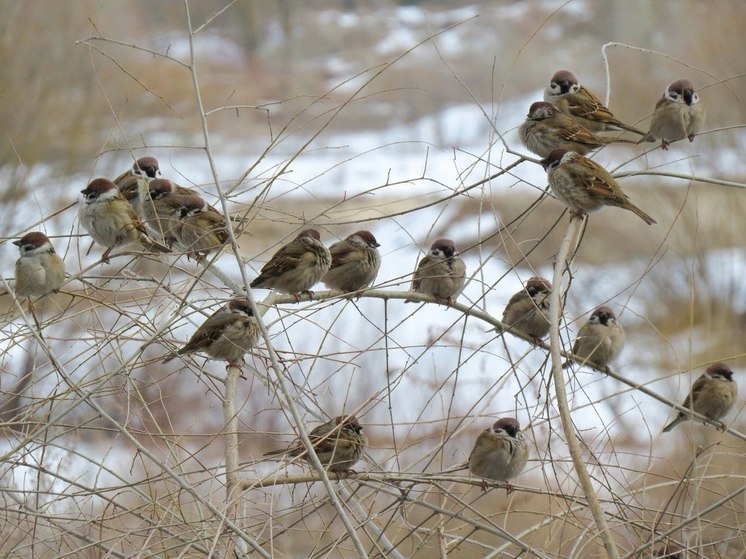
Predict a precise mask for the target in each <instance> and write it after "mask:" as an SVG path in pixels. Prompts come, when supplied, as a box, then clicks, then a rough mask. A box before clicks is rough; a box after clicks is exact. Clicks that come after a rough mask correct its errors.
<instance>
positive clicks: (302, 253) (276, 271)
mask: <svg viewBox="0 0 746 559" xmlns="http://www.w3.org/2000/svg"><path fill="white" fill-rule="evenodd" d="M314 257H315V256H314V254H313V253H312V252H311V251H309V250H307V249H306V247H305V245H304V244H303V243H299V242H296V241H293V242H291V243H289V244H287V245H285V246H284V247H282V248H280V250H278V251H277V252H276V253H275V254H274V256H272V258H271V259H270V260H269V262H267V263H266V264H265V265H264V267H262V272H261V273H260V274H259V277H257V278H256V279H255V280H254V281H253V282H251V286H252V287H258V286H259V284H261V283H262V282H264V281H266V280H268V279H271V278H276V277H280V276H282V275H283V274H285V273H286V272H288V271H290V270H293V269H295V268H297V267H298V266H299V265H300V264H301V263H302V262H304V261H309V262H310V261H311V260H313V258H314ZM255 284H256V285H255Z"/></svg>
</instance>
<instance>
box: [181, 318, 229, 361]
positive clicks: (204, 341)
mask: <svg viewBox="0 0 746 559" xmlns="http://www.w3.org/2000/svg"><path fill="white" fill-rule="evenodd" d="M236 320H241V316H240V315H237V314H234V313H229V312H225V311H219V312H217V313H215V314H213V315H211V316H210V317H209V318H208V319H207V320H205V322H204V323H203V324H202V325H201V326H200V327H199V328H197V331H196V332H195V333H194V335H193V336H192V337H191V338H190V339H189V341H188V342H187V343H186V345H185V346H184V347H182V348H181V349H180V350H179V351H178V354H179V355H184V354H186V353H194V352H195V351H201V350H203V349H205V348H207V347H209V346H210V345H211V344H212V343H213V342H215V341H216V340H217V339H218V338H220V336H222V335H223V332H225V329H226V328H227V327H228V326H230V325H231V324H233V323H234V322H235V321H236Z"/></svg>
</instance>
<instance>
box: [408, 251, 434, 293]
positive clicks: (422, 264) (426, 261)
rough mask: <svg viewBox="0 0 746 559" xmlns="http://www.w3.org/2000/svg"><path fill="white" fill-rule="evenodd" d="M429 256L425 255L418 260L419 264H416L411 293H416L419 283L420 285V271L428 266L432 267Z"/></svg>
mask: <svg viewBox="0 0 746 559" xmlns="http://www.w3.org/2000/svg"><path fill="white" fill-rule="evenodd" d="M431 260H432V259H431V258H430V255H429V254H428V255H426V256H424V257H423V258H422V260H420V263H419V264H417V271H415V273H414V278H412V291H417V290H418V289H419V288H420V283H422V273H421V272H422V271H423V270H426V269H427V268H429V267H430V266H432V262H431Z"/></svg>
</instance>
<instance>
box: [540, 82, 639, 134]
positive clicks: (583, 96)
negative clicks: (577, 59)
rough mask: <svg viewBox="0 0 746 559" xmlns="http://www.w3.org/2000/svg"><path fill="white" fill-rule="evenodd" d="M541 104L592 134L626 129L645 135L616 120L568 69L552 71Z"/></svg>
mask: <svg viewBox="0 0 746 559" xmlns="http://www.w3.org/2000/svg"><path fill="white" fill-rule="evenodd" d="M544 101H546V102H548V103H552V104H553V105H556V107H557V108H558V109H559V110H560V111H561V112H562V113H564V114H566V115H567V116H569V117H571V118H572V119H573V120H575V122H577V123H578V124H581V125H583V126H585V127H586V128H587V129H588V130H590V131H592V132H605V131H610V130H627V131H629V132H634V133H635V134H639V135H640V136H644V135H645V132H643V131H641V130H638V129H637V128H635V127H633V126H629V125H627V124H624V123H623V122H621V121H620V120H618V119H617V118H616V117H615V116H614V115H613V113H612V112H611V111H610V110H609V109H608V108H607V107H606V106H605V105H604V104H603V103H602V102H601V101H600V100H599V99H598V97H596V96H595V95H594V94H593V93H591V92H590V91H588V90H587V89H586V88H585V87H584V86H582V85H580V84H579V83H578V79H577V78H576V77H575V74H573V73H572V72H571V71H570V70H559V71H557V72H555V74H554V76H552V79H551V81H550V82H549V86H548V87H547V88H546V89H545V90H544Z"/></svg>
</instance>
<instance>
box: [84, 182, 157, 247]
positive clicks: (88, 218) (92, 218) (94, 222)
mask: <svg viewBox="0 0 746 559" xmlns="http://www.w3.org/2000/svg"><path fill="white" fill-rule="evenodd" d="M80 194H81V196H79V198H78V201H79V203H80V206H79V208H78V219H79V220H80V224H81V225H82V226H83V227H84V228H85V229H86V230H87V231H88V233H90V235H91V237H93V240H94V241H96V242H97V243H98V244H100V245H103V246H105V247H106V251H104V253H103V255H101V260H102V261H103V262H109V254H110V253H111V251H112V250H113V249H115V248H116V247H119V246H123V245H127V244H130V243H139V244H141V245H142V246H143V247H144V248H145V249H147V250H150V251H155V252H170V251H169V249H168V247H165V246H163V245H161V244H160V243H158V242H156V241H154V240H153V239H151V238H150V237H149V236H148V234H147V232H146V231H145V225H144V224H143V222H142V221H140V219H139V218H138V217H137V214H135V210H133V209H132V206H130V204H129V203H128V202H127V200H125V199H124V197H123V196H122V194H121V193H120V192H119V190H118V189H117V185H115V184H114V183H113V182H112V181H110V180H109V179H94V180H92V181H91V182H90V183H89V184H88V186H87V187H85V188H84V189H83V190H81V191H80Z"/></svg>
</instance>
